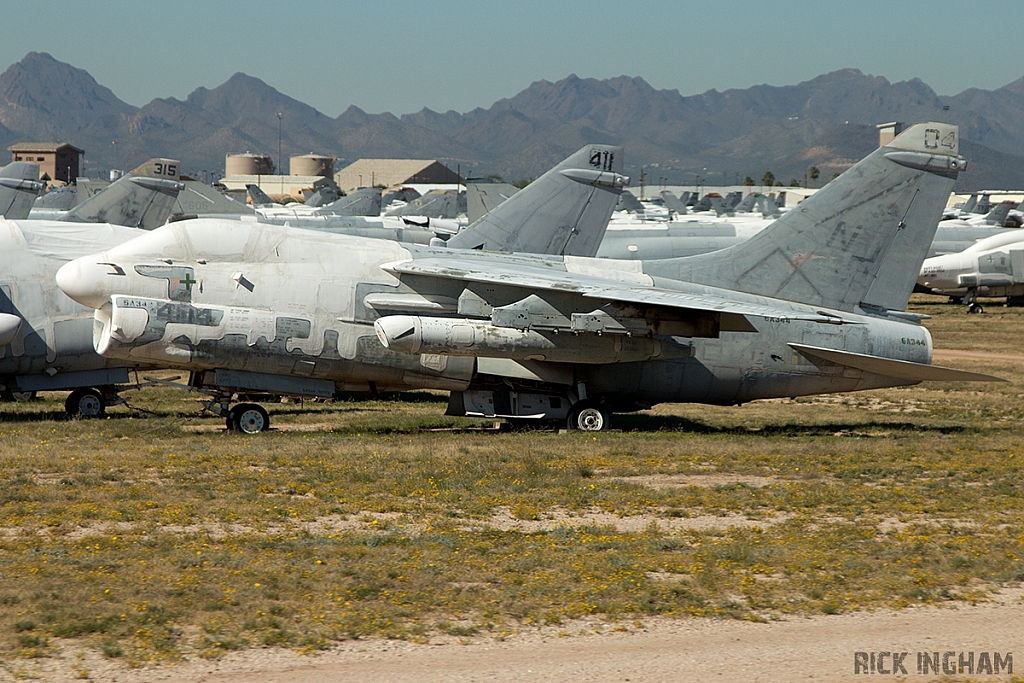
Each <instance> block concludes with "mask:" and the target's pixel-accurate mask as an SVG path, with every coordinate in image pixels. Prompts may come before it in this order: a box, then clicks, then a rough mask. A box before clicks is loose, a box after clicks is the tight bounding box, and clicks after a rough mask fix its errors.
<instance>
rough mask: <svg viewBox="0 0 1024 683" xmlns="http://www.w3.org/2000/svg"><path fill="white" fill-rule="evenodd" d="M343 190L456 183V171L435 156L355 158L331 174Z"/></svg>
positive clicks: (457, 179)
mask: <svg viewBox="0 0 1024 683" xmlns="http://www.w3.org/2000/svg"><path fill="white" fill-rule="evenodd" d="M334 181H335V182H336V183H337V184H338V187H339V188H340V189H341V190H342V191H344V192H352V191H353V190H357V189H359V188H360V187H374V186H378V185H380V186H384V187H394V186H398V185H411V184H422V183H431V184H433V183H438V184H449V183H460V182H462V179H461V178H459V175H458V173H456V172H455V171H453V170H451V169H450V168H448V167H447V166H445V165H444V164H442V163H441V162H440V161H437V160H436V159H359V160H358V161H355V162H353V163H351V164H349V165H348V166H346V167H345V168H343V169H341V170H340V171H338V172H337V173H335V174H334Z"/></svg>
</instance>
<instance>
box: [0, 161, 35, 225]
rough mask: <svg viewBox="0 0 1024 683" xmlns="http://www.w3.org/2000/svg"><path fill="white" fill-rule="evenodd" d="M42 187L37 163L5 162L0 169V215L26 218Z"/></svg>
mask: <svg viewBox="0 0 1024 683" xmlns="http://www.w3.org/2000/svg"><path fill="white" fill-rule="evenodd" d="M42 189H43V183H41V182H39V164H37V163H34V162H29V161H12V162H11V163H9V164H7V165H6V166H4V167H3V169H2V170H0V216H3V217H4V218H14V219H20V218H28V212H29V211H31V210H32V204H33V203H34V202H35V201H36V197H38V196H39V192H40V191H42Z"/></svg>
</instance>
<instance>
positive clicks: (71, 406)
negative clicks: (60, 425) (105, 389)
mask: <svg viewBox="0 0 1024 683" xmlns="http://www.w3.org/2000/svg"><path fill="white" fill-rule="evenodd" d="M64 410H65V411H66V412H67V414H68V415H70V416H71V417H82V418H94V417H103V414H104V413H105V412H106V410H107V402H106V401H105V400H103V394H101V393H100V392H98V391H96V390H95V389H75V390H74V391H72V392H71V395H70V396H68V398H67V400H66V401H64Z"/></svg>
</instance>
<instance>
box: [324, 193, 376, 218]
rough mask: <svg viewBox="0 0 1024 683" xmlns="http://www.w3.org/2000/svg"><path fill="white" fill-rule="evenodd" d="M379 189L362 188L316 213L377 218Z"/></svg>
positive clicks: (326, 205)
mask: <svg viewBox="0 0 1024 683" xmlns="http://www.w3.org/2000/svg"><path fill="white" fill-rule="evenodd" d="M380 201H381V200H380V188H379V187H363V188H360V189H358V190H356V191H355V192H353V193H352V194H349V195H345V196H344V197H340V198H338V199H336V200H334V201H333V202H331V203H330V204H325V205H324V206H321V207H320V208H319V209H317V211H316V213H318V214H324V215H331V216H379V215H380Z"/></svg>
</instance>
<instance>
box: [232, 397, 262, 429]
mask: <svg viewBox="0 0 1024 683" xmlns="http://www.w3.org/2000/svg"><path fill="white" fill-rule="evenodd" d="M228 414H229V415H230V416H231V428H232V429H233V430H234V431H236V432H240V433H242V434H259V433H260V432H264V431H266V430H268V429H270V415H269V414H267V411H266V410H265V409H264V408H263V406H261V405H258V404H256V403H240V404H239V405H237V406H235V407H234V408H232V409H231V412H230V413H228Z"/></svg>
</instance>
